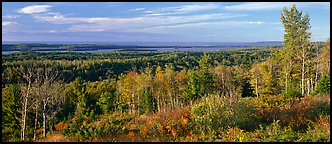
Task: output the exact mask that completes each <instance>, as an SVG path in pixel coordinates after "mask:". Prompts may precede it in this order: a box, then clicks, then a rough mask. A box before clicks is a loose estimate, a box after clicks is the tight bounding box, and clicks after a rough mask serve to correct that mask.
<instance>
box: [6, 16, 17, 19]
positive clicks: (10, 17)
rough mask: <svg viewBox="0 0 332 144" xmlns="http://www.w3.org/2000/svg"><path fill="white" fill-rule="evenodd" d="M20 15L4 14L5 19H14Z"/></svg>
mask: <svg viewBox="0 0 332 144" xmlns="http://www.w3.org/2000/svg"><path fill="white" fill-rule="evenodd" d="M17 17H18V15H4V16H2V18H3V19H14V18H17Z"/></svg>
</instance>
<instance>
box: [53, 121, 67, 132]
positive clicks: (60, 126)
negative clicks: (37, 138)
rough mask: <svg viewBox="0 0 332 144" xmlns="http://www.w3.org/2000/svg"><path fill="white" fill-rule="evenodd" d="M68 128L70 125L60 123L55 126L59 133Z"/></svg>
mask: <svg viewBox="0 0 332 144" xmlns="http://www.w3.org/2000/svg"><path fill="white" fill-rule="evenodd" d="M67 127H68V125H67V124H66V123H64V122H60V123H58V124H56V125H55V126H54V128H55V130H57V131H59V130H63V129H66V128H67Z"/></svg>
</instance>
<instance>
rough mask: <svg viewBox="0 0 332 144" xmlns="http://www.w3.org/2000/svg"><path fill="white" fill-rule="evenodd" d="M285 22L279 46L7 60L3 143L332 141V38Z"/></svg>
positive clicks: (284, 17) (300, 22)
mask: <svg viewBox="0 0 332 144" xmlns="http://www.w3.org/2000/svg"><path fill="white" fill-rule="evenodd" d="M281 21H282V23H283V26H284V29H285V35H284V40H283V45H282V47H278V46H277V47H269V46H267V47H248V48H242V49H228V50H220V51H206V52H200V51H172V52H159V51H114V52H101V53H74V52H51V53H38V52H17V53H13V54H8V55H2V128H3V129H2V141H9V142H12V141H38V140H46V138H54V137H53V136H54V135H60V136H62V137H63V138H62V139H61V140H60V141H330V128H329V123H330V38H328V39H327V40H326V42H324V43H317V42H310V37H311V33H310V19H309V15H308V14H306V15H303V14H302V12H301V11H298V10H297V9H296V7H295V5H294V6H292V7H291V8H284V9H283V10H282V12H281ZM46 46H47V45H42V44H41V45H40V44H31V45H29V44H24V45H23V44H17V45H6V46H5V48H6V49H7V50H13V49H15V50H17V49H20V50H22V51H26V50H27V48H28V47H35V48H38V47H41V48H42V49H43V48H45V47H46ZM53 46H55V47H57V46H56V45H53ZM90 46H91V45H90ZM90 46H89V45H88V46H87V45H82V46H81V47H84V48H85V49H88V50H90V49H100V48H103V46H102V45H101V46H96V47H95V46H94V47H90ZM73 47H74V48H75V47H77V45H75V46H72V45H69V44H67V45H58V48H59V49H66V50H69V49H70V50H73V49H74V48H73ZM3 48H4V47H3ZM44 50H48V49H44ZM271 132H272V133H271ZM58 141H59V140H58Z"/></svg>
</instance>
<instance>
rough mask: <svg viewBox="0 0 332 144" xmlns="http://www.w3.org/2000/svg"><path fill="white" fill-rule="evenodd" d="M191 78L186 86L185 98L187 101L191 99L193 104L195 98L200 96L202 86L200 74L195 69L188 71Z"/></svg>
mask: <svg viewBox="0 0 332 144" xmlns="http://www.w3.org/2000/svg"><path fill="white" fill-rule="evenodd" d="M188 73H189V78H188V81H187V84H186V85H185V86H184V87H185V89H184V92H183V100H184V101H185V102H188V101H190V105H192V102H193V100H196V99H198V98H200V96H201V95H200V88H199V86H200V85H199V81H198V76H197V74H196V72H195V71H194V70H190V71H188Z"/></svg>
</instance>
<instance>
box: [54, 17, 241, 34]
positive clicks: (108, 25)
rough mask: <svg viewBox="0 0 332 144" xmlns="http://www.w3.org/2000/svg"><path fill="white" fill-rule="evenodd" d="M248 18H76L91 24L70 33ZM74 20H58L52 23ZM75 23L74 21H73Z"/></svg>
mask: <svg viewBox="0 0 332 144" xmlns="http://www.w3.org/2000/svg"><path fill="white" fill-rule="evenodd" d="M242 16H246V15H245V14H202V15H191V16H156V17H135V18H75V20H76V23H77V22H83V21H85V22H90V23H89V24H84V23H83V24H78V25H73V26H71V27H69V28H68V30H69V31H94V30H96V29H103V30H104V31H113V30H116V31H121V30H123V31H125V30H127V29H141V28H149V27H154V26H161V25H174V24H179V23H192V22H202V21H209V20H221V19H230V18H235V17H242ZM69 20H74V18H68V19H67V18H64V19H63V20H60V19H57V20H53V21H52V22H61V21H64V22H65V21H69ZM72 22H73V21H72Z"/></svg>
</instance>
